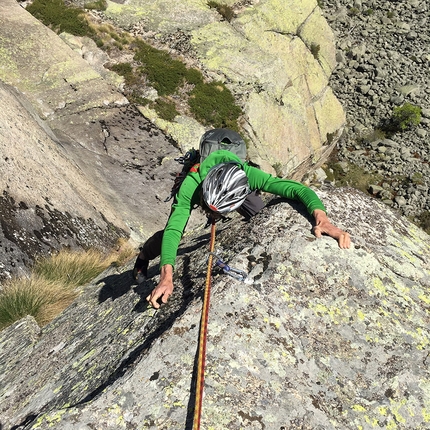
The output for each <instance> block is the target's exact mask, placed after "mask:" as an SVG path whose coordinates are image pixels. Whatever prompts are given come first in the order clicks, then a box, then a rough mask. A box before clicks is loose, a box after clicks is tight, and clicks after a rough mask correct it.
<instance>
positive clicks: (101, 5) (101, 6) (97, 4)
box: [84, 0, 107, 10]
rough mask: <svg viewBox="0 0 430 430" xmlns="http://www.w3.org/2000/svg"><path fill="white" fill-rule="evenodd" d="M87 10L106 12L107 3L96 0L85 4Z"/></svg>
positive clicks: (103, 0) (104, 0) (102, 0)
mask: <svg viewBox="0 0 430 430" xmlns="http://www.w3.org/2000/svg"><path fill="white" fill-rule="evenodd" d="M84 8H85V9H93V10H106V8H107V1H106V0H96V1H91V2H88V3H84Z"/></svg>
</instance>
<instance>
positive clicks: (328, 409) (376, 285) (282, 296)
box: [0, 188, 430, 430]
mask: <svg viewBox="0 0 430 430" xmlns="http://www.w3.org/2000/svg"><path fill="white" fill-rule="evenodd" d="M317 193H318V194H319V196H320V197H321V199H322V200H323V201H324V203H325V204H326V206H327V209H328V213H329V215H330V218H331V220H332V221H333V222H334V223H335V224H336V225H338V226H340V227H342V228H344V229H346V230H347V231H349V232H350V234H351V236H352V240H353V246H352V248H351V249H349V250H341V249H339V248H338V245H337V243H336V241H335V240H333V239H331V238H328V237H322V238H320V239H315V237H314V236H313V235H312V234H311V226H312V223H311V221H310V219H309V216H308V215H307V214H306V213H305V211H304V208H303V207H302V206H301V204H298V203H295V202H291V201H285V200H281V199H275V200H272V201H270V202H269V204H268V206H267V207H266V208H265V209H264V210H263V211H262V212H261V213H260V214H259V215H257V216H256V217H254V218H253V219H252V220H251V221H250V222H249V223H245V222H242V221H240V219H239V218H238V217H237V218H235V217H234V218H233V219H232V220H231V221H230V222H229V223H226V224H217V226H218V227H217V233H216V247H215V248H216V250H217V253H218V254H219V255H220V256H221V257H222V258H223V259H224V261H226V262H227V263H228V264H229V265H231V266H232V267H234V268H237V269H241V270H245V271H246V272H248V277H247V280H246V281H245V282H239V281H237V280H235V279H233V278H232V277H230V276H228V275H226V274H224V273H223V272H219V271H218V269H217V268H214V269H213V276H212V288H211V302H210V312H209V325H208V338H207V342H208V345H207V354H206V374H205V388H204V393H205V394H204V397H203V410H202V427H203V428H213V429H220V430H221V429H227V428H228V429H232V430H234V429H240V428H268V429H269V428H270V429H279V428H287V429H299V428H309V429H311V428H312V429H316V428H324V429H334V428H343V429H356V428H363V429H367V428H371V426H372V427H373V426H378V427H379V428H385V429H389V428H426V427H427V426H428V420H429V418H428V417H429V414H430V411H429V409H428V405H429V401H430V398H429V390H428V366H429V363H428V351H427V349H428V348H427V347H428V343H429V339H430V337H429V329H428V327H429V314H428V310H429V299H428V292H429V287H430V267H429V261H430V246H429V243H430V241H429V239H430V238H429V236H428V235H427V234H426V233H424V232H423V231H422V230H419V229H418V228H417V227H416V226H414V225H413V224H411V223H410V222H409V221H408V220H407V219H406V218H404V217H401V216H399V215H398V213H396V212H394V211H393V210H391V209H389V208H387V207H386V206H384V205H383V204H381V203H380V202H378V201H377V200H375V199H371V198H369V197H366V196H365V195H364V194H362V193H360V192H358V191H356V190H353V189H331V188H329V189H320V190H317ZM209 236H210V235H209V231H208V230H207V229H201V230H197V231H195V232H194V233H192V234H188V235H187V236H186V237H185V238H184V240H183V242H182V245H181V247H180V251H179V257H178V260H177V265H176V270H175V285H176V286H175V290H174V294H173V296H172V297H171V299H170V301H169V302H168V303H167V304H166V305H165V306H162V307H161V309H160V310H158V311H155V310H153V309H152V308H151V309H149V308H148V307H147V305H146V300H145V297H146V296H147V294H148V293H149V291H150V290H151V289H152V288H153V287H154V285H155V284H156V282H157V279H158V275H157V269H156V265H157V261H154V262H153V265H151V267H150V276H151V279H149V280H148V281H147V282H146V283H144V284H142V285H140V286H136V285H134V284H133V283H132V281H131V279H130V277H129V270H130V269H131V266H130V265H128V266H125V267H121V268H110V269H108V271H106V272H105V273H104V274H102V275H101V276H100V277H99V278H98V279H96V280H95V281H94V282H93V283H91V284H90V285H88V286H86V288H85V289H84V291H83V293H82V295H81V296H80V297H79V298H78V299H77V300H76V302H75V303H74V304H73V305H71V306H70V307H69V308H68V309H67V310H66V311H65V312H64V313H63V314H62V315H61V316H59V317H58V318H57V319H56V320H54V321H53V322H52V323H50V324H49V325H47V326H46V327H44V328H42V329H41V330H40V333H38V335H37V336H34V333H37V330H35V329H34V328H33V325H32V322H31V321H30V320H25V321H21V322H17V323H16V324H15V325H13V326H10V327H9V328H7V329H6V330H4V331H3V332H2V333H1V334H0V345H2V350H4V351H6V352H5V353H3V355H2V360H1V361H0V375H2V376H1V388H0V416H1V419H0V421H1V426H2V428H3V429H4V430H9V429H11V428H15V429H18V428H20V429H27V430H28V429H49V428H61V429H78V428H79V429H90V428H103V429H112V430H113V429H118V428H153V429H179V428H182V429H183V428H191V424H192V420H193V408H194V402H195V394H196V393H195V366H196V359H197V345H198V336H199V322H200V312H201V306H202V293H203V289H204V284H205V277H206V276H205V274H206V270H207V256H208V243H209ZM24 327H28V328H27V333H24V334H22V332H23V328H24ZM18 333H21V335H20V336H19V339H21V340H20V341H19V340H18V338H17V334H18ZM19 342H22V346H21V345H20V343H19ZM9 345H13V347H9ZM21 348H22V350H23V351H24V352H25V353H24V354H23V355H22V356H21V355H18V356H17V355H16V353H14V350H16V349H19V350H21Z"/></svg>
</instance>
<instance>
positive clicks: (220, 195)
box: [203, 162, 251, 214]
mask: <svg viewBox="0 0 430 430" xmlns="http://www.w3.org/2000/svg"><path fill="white" fill-rule="evenodd" d="M250 192H251V190H250V189H249V184H248V178H247V176H246V174H245V172H244V171H243V170H242V169H241V168H240V165H239V163H234V162H230V163H221V164H217V165H216V166H214V167H212V169H210V170H209V173H208V174H207V176H206V178H205V179H204V181H203V200H204V202H205V203H206V204H207V206H208V207H209V209H210V210H212V211H214V212H218V213H220V214H225V213H227V212H231V211H234V210H236V209H237V208H239V207H240V206H241V205H242V203H243V202H244V201H245V199H246V196H247V195H248V194H249V193H250Z"/></svg>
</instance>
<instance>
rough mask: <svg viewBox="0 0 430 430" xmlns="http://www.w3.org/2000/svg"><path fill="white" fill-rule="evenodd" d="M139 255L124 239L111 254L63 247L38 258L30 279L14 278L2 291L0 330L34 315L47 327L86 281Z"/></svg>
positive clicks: (0, 299)
mask: <svg viewBox="0 0 430 430" xmlns="http://www.w3.org/2000/svg"><path fill="white" fill-rule="evenodd" d="M135 254H136V252H135V250H134V248H133V247H131V246H130V245H129V244H127V243H126V242H125V241H122V242H121V243H119V244H118V246H117V248H116V249H115V250H113V251H112V252H110V253H109V254H108V255H106V254H103V253H102V252H100V251H97V250H94V249H91V250H88V251H82V252H72V251H70V250H62V251H60V252H58V253H56V254H54V255H52V256H50V257H43V258H38V259H37V260H36V263H35V265H34V267H33V271H32V274H31V276H30V277H29V278H15V279H12V280H10V281H9V282H7V283H6V284H5V285H4V286H3V289H2V290H1V292H0V330H2V329H3V328H5V327H7V326H9V325H11V324H13V323H14V322H15V321H18V320H20V319H21V318H24V317H25V316H27V315H32V316H33V317H34V318H35V319H36V321H37V323H38V324H39V325H40V326H44V325H46V324H47V323H49V322H50V321H52V320H53V319H54V318H55V317H56V316H57V315H59V314H60V313H61V312H62V311H63V310H64V309H65V308H66V307H67V306H69V305H70V304H71V303H72V302H73V300H75V298H76V297H77V296H78V295H79V287H80V286H82V285H85V284H87V283H88V282H90V281H92V280H93V279H94V278H95V277H97V276H98V275H99V274H100V273H102V272H103V271H104V270H105V269H106V268H108V267H109V266H110V265H113V264H114V265H118V266H121V265H123V264H124V263H125V262H127V261H128V260H130V259H131V258H132V257H133V256H134V255H135Z"/></svg>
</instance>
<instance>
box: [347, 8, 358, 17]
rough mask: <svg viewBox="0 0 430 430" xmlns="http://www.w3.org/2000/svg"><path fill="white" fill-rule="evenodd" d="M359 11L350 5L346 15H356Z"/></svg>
mask: <svg viewBox="0 0 430 430" xmlns="http://www.w3.org/2000/svg"><path fill="white" fill-rule="evenodd" d="M359 13H360V11H359V10H358V9H357V8H356V7H351V8H349V9H348V15H350V16H356V15H358V14H359Z"/></svg>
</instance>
